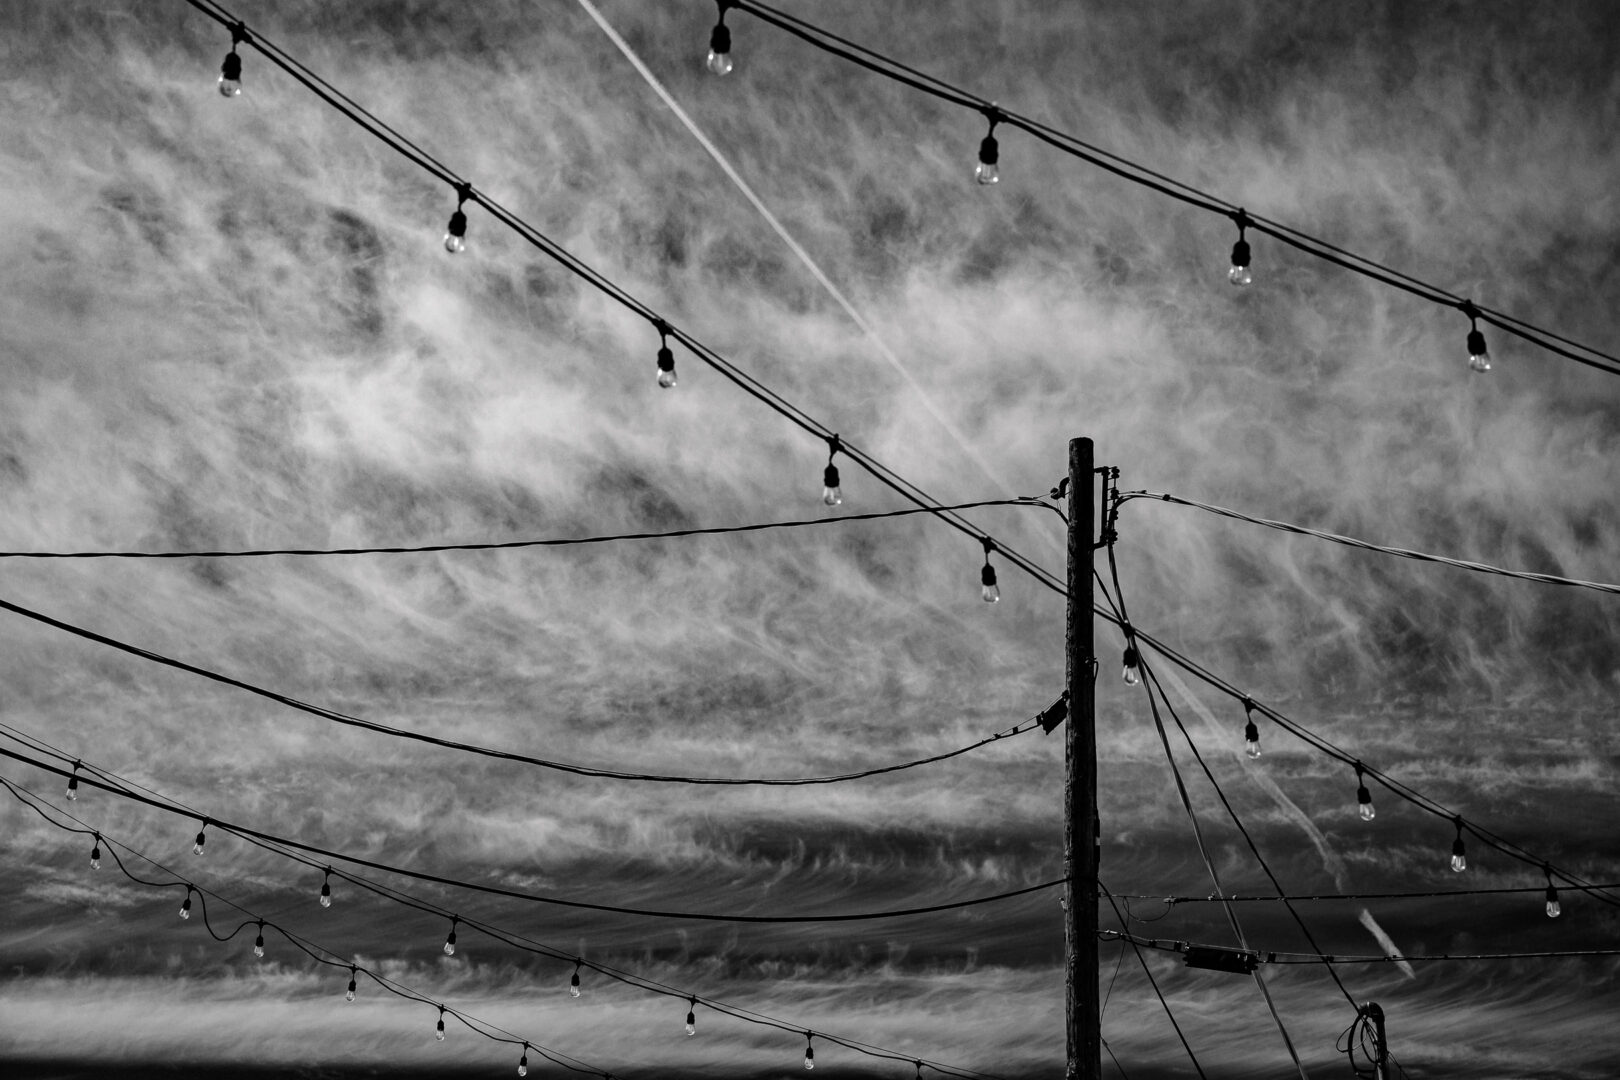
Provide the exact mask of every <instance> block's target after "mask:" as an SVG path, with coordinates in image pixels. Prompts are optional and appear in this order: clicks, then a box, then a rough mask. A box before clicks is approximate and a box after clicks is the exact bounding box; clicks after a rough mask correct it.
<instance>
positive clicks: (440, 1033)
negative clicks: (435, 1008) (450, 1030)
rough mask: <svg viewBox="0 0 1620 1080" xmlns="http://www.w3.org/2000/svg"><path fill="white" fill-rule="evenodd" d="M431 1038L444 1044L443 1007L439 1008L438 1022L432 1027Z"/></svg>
mask: <svg viewBox="0 0 1620 1080" xmlns="http://www.w3.org/2000/svg"><path fill="white" fill-rule="evenodd" d="M433 1038H434V1039H436V1040H437V1041H439V1042H444V1006H443V1005H440V1006H439V1022H438V1023H437V1024H435V1025H433Z"/></svg>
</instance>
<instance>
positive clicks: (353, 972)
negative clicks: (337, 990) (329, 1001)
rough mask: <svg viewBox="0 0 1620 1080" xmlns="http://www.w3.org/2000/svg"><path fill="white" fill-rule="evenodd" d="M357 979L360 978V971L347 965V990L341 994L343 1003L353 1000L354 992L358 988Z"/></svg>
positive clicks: (351, 965)
mask: <svg viewBox="0 0 1620 1080" xmlns="http://www.w3.org/2000/svg"><path fill="white" fill-rule="evenodd" d="M359 977H360V969H359V968H357V967H355V966H354V965H353V964H350V965H349V988H348V989H347V990H345V991H344V992H343V1000H344V1001H353V1000H354V992H355V991H356V990H358V989H359V988H360V986H359V982H358V980H359Z"/></svg>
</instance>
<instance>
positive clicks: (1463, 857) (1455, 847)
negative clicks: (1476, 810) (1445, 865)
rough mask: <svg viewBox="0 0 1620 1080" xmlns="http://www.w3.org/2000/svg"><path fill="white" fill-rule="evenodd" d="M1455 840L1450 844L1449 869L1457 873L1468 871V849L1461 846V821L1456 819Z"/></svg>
mask: <svg viewBox="0 0 1620 1080" xmlns="http://www.w3.org/2000/svg"><path fill="white" fill-rule="evenodd" d="M1455 820H1456V823H1457V839H1455V840H1453V841H1452V842H1451V868H1452V869H1453V870H1455V871H1456V872H1457V873H1459V874H1460V873H1462V872H1463V871H1464V870H1466V869H1468V848H1467V847H1466V846H1465V845H1464V844H1463V837H1462V833H1463V821H1462V818H1456V819H1455Z"/></svg>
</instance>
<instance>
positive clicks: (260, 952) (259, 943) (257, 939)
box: [253, 919, 264, 960]
mask: <svg viewBox="0 0 1620 1080" xmlns="http://www.w3.org/2000/svg"><path fill="white" fill-rule="evenodd" d="M253 955H254V956H256V957H258V958H259V959H261V960H262V959H264V920H263V919H260V920H259V931H258V933H257V934H255V935H254V937H253Z"/></svg>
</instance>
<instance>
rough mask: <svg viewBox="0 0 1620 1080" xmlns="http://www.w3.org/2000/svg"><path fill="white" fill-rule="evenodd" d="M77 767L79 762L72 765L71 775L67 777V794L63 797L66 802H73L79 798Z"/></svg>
mask: <svg viewBox="0 0 1620 1080" xmlns="http://www.w3.org/2000/svg"><path fill="white" fill-rule="evenodd" d="M79 765H80V762H77V761H75V762H74V763H73V775H72V776H70V777H68V786H67V793H66V794H65V795H64V796H63V798H65V799H67V801H68V802H75V801H77V800H78V798H79Z"/></svg>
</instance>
